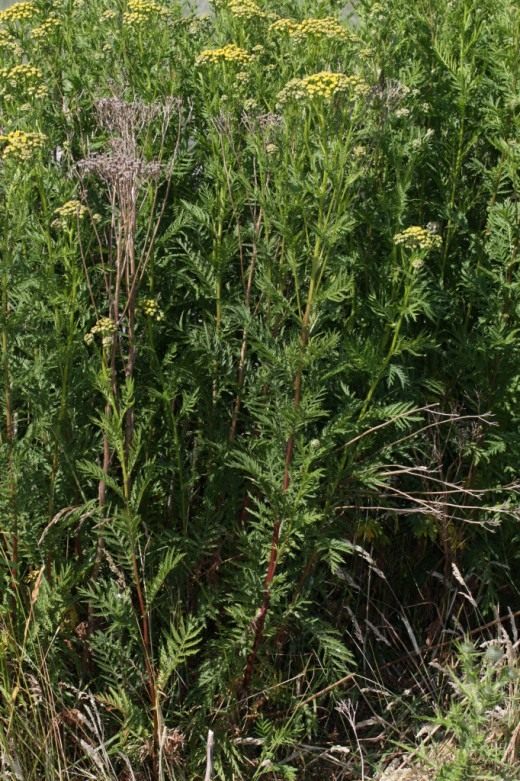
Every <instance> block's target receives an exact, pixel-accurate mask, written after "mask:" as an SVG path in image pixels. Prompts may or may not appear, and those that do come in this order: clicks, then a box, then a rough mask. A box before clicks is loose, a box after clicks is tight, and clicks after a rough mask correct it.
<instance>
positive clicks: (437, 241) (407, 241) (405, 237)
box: [394, 225, 442, 250]
mask: <svg viewBox="0 0 520 781" xmlns="http://www.w3.org/2000/svg"><path fill="white" fill-rule="evenodd" d="M394 244H396V245H397V246H401V247H406V248H407V249H419V250H431V249H437V248H439V247H440V246H441V244H442V239H441V237H440V236H439V235H438V233H435V232H434V231H432V230H429V229H428V228H421V227H420V226H419V225H411V226H410V227H409V228H406V229H405V230H404V231H402V232H401V233H396V234H395V236H394Z"/></svg>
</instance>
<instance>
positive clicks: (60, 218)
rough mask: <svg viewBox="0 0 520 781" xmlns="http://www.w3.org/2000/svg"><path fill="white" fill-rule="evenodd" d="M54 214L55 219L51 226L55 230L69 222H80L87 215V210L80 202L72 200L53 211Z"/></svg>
mask: <svg viewBox="0 0 520 781" xmlns="http://www.w3.org/2000/svg"><path fill="white" fill-rule="evenodd" d="M54 214H55V215H56V219H55V220H54V222H53V225H54V226H55V227H57V228H63V227H64V226H65V225H66V224H67V223H68V222H69V221H71V220H74V221H75V220H81V219H82V218H83V217H85V216H86V215H87V214H88V209H87V207H86V206H83V204H82V203H81V202H80V201H78V200H76V199H72V200H71V201H67V202H66V203H64V204H63V206H59V207H58V208H57V209H55V211H54Z"/></svg>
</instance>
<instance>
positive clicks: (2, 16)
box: [0, 3, 38, 24]
mask: <svg viewBox="0 0 520 781" xmlns="http://www.w3.org/2000/svg"><path fill="white" fill-rule="evenodd" d="M37 13H38V9H37V8H36V6H35V4H34V3H15V4H14V5H11V6H10V7H9V8H6V9H5V10H4V11H0V24H3V23H4V22H27V21H29V20H30V19H33V18H34V17H35V16H36V15H37Z"/></svg>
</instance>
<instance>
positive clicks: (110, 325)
mask: <svg viewBox="0 0 520 781" xmlns="http://www.w3.org/2000/svg"><path fill="white" fill-rule="evenodd" d="M116 332H117V325H116V324H115V323H114V321H113V320H112V318H111V317H100V318H99V320H98V321H97V323H95V325H93V326H92V328H91V329H90V331H89V332H88V333H87V334H85V336H84V337H83V339H84V341H85V344H92V343H93V342H94V338H95V337H96V336H98V335H99V336H100V337H101V342H102V344H103V347H110V345H111V344H112V339H113V336H114V334H115V333H116Z"/></svg>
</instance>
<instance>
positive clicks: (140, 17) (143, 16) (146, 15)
mask: <svg viewBox="0 0 520 781" xmlns="http://www.w3.org/2000/svg"><path fill="white" fill-rule="evenodd" d="M127 8H128V11H126V12H125V13H124V14H123V22H124V23H125V24H129V25H142V24H145V23H146V22H148V21H149V20H150V18H151V17H153V16H166V15H167V14H168V10H167V9H166V8H165V7H164V6H163V5H161V4H160V3H156V2H155V0H128V6H127Z"/></svg>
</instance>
